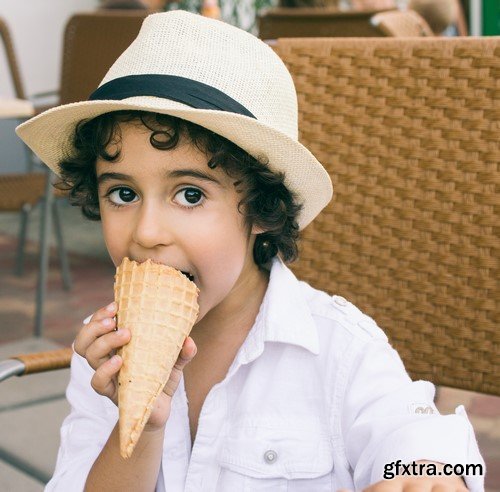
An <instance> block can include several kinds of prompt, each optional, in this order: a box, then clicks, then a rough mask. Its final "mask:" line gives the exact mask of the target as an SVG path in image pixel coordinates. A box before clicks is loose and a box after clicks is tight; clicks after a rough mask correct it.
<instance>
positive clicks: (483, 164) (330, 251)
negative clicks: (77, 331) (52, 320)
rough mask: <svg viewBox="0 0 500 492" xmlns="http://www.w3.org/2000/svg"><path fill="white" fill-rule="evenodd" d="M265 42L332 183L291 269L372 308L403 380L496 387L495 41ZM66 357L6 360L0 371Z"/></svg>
mask: <svg viewBox="0 0 500 492" xmlns="http://www.w3.org/2000/svg"><path fill="white" fill-rule="evenodd" d="M275 49H276V50H277V52H278V54H279V55H280V56H281V57H282V59H283V60H284V62H285V63H286V65H287V66H288V68H289V70H290V71H291V73H292V76H293V78H294V81H295V85H296V88H297V92H298V98H299V128H300V140H301V142H303V143H304V144H305V145H307V146H308V147H309V148H310V149H311V150H312V152H313V153H314V154H315V155H316V156H317V157H318V159H319V160H320V161H321V162H322V163H323V165H324V166H325V167H326V168H327V169H328V171H329V173H330V175H331V176H332V179H333V182H334V187H335V195H334V200H333V202H332V203H331V204H330V205H329V206H328V207H327V208H326V209H325V210H324V211H323V212H322V213H321V214H320V215H319V217H318V218H317V219H316V220H314V221H313V222H312V224H311V225H310V226H308V227H307V228H306V229H305V231H304V234H303V238H302V240H301V244H300V260H299V261H298V262H297V264H296V265H295V266H293V265H292V267H293V269H294V270H295V272H296V274H297V275H298V276H299V277H300V278H302V279H304V280H307V281H308V282H310V283H311V285H313V286H315V287H316V288H319V289H323V290H325V291H327V292H329V293H331V294H333V293H335V294H340V295H343V296H345V297H347V298H348V299H349V300H351V301H352V302H354V303H355V304H356V305H358V306H359V307H360V308H361V309H362V310H364V311H365V312H366V313H368V314H370V315H371V316H373V317H374V318H375V319H376V320H377V322H378V323H379V325H380V326H381V327H382V328H383V329H384V330H385V331H386V333H387V334H388V336H389V338H390V340H391V342H392V343H393V344H394V346H395V347H396V349H397V350H398V351H399V353H400V354H401V356H402V358H403V360H404V361H405V365H406V367H407V369H408V370H409V372H410V374H411V375H412V377H413V378H415V379H427V380H431V381H433V382H434V383H435V384H437V385H446V386H451V387H457V388H462V389H466V390H471V391H479V392H482V393H489V394H494V395H500V377H499V376H500V368H499V359H498V352H499V345H500V332H499V331H498V318H499V316H498V314H499V313H498V302H496V301H497V300H498V298H499V288H498V278H499V273H500V272H499V263H500V262H499V249H500V239H499V236H498V216H499V215H500V213H499V212H500V200H499V198H498V195H497V194H496V190H497V189H498V185H499V183H500V172H499V162H500V149H499V146H498V140H499V137H500V135H499V132H500V129H499V128H500V121H499V120H500V116H499V115H500V99H499V98H498V95H497V93H498V89H497V80H498V77H499V75H500V73H499V70H500V69H499V66H498V56H499V55H500V38H489V39H488V38H482V39H481V38H477V39H475V38H455V39H445V38H425V39H376V40H373V39H370V40H368V39H366V40H365V39H310V40H304V39H281V40H280V41H279V42H278V43H277V46H276V47H275ZM70 354H71V349H66V350H64V349H63V351H62V352H58V353H56V354H51V355H50V356H49V357H48V359H47V361H46V362H45V361H44V359H43V355H42V356H40V355H36V356H35V359H34V362H32V361H31V360H30V358H29V357H28V358H24V360H20V359H18V358H15V359H11V360H9V361H8V362H4V363H3V364H0V380H1V379H2V378H5V377H7V376H6V375H5V374H7V373H8V375H12V374H22V373H23V372H24V371H26V370H27V371H28V372H31V371H34V370H43V369H44V368H47V367H48V368H50V367H52V366H53V365H58V364H59V365H62V366H65V365H67V364H68V361H69V357H70ZM59 359H60V360H59ZM26 368H28V369H26ZM2 373H3V374H4V376H2Z"/></svg>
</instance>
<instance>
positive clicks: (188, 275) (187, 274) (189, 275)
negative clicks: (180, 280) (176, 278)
mask: <svg viewBox="0 0 500 492" xmlns="http://www.w3.org/2000/svg"><path fill="white" fill-rule="evenodd" d="M181 273H182V274H183V275H184V276H186V277H187V278H188V279H189V280H191V282H194V275H191V274H190V273H189V272H181Z"/></svg>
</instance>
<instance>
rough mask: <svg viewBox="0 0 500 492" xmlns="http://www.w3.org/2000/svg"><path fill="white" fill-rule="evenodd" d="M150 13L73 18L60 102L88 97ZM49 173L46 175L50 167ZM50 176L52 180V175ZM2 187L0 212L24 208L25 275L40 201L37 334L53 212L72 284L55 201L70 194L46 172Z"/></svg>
mask: <svg viewBox="0 0 500 492" xmlns="http://www.w3.org/2000/svg"><path fill="white" fill-rule="evenodd" d="M147 15H148V11H147V10H143V11H137V10H133V11H132V10H109V11H104V10H103V11H96V12H88V13H81V14H75V15H74V16H72V17H71V18H70V19H69V21H68V23H67V25H66V29H65V33H64V41H63V59H62V69H61V83H60V88H59V91H58V94H59V101H58V104H69V103H72V102H77V101H83V100H86V99H87V98H88V96H89V95H90V94H91V93H92V91H93V90H95V88H96V87H97V86H98V84H99V83H100V81H101V80H102V78H103V77H104V75H105V74H106V72H107V71H108V69H109V68H110V67H111V65H112V64H113V63H114V61H115V60H116V59H117V58H118V56H119V55H120V54H121V53H122V52H123V51H124V50H125V49H126V48H127V47H128V45H129V44H130V43H131V42H132V41H133V40H134V39H135V37H136V36H137V33H138V32H139V29H140V26H141V24H142V21H143V20H144V18H145V17H146V16H147ZM0 28H1V31H0V32H1V33H2V37H3V39H4V40H5V46H6V50H7V54H8V59H9V64H10V67H11V73H12V74H13V75H12V77H13V81H14V85H15V87H16V93H17V97H18V98H20V99H22V98H24V91H23V89H22V84H21V78H20V76H19V71H18V69H17V63H16V61H15V56H14V51H13V48H12V42H11V38H10V36H9V34H8V30H7V27H6V25H5V23H0ZM44 95H46V94H44ZM46 109H49V107H47V106H46V107H40V108H37V112H38V113H39V112H41V111H43V110H46ZM30 115H31V114H29V115H26V116H30ZM31 167H32V166H31ZM46 172H47V175H48V170H47V171H46ZM51 179H52V181H54V176H53V175H52V177H51ZM0 191H1V192H3V196H2V197H0V211H1V210H8V211H12V210H21V227H20V235H19V238H20V239H19V244H20V247H19V254H18V259H17V262H16V265H17V266H16V269H17V271H18V272H19V273H22V265H23V259H24V242H25V237H26V227H27V221H28V214H29V211H30V210H31V208H32V207H33V205H34V204H35V203H42V221H41V233H40V237H41V241H40V244H41V253H40V267H39V279H38V287H37V301H36V314H35V329H34V333H35V336H37V337H40V336H42V332H43V307H44V300H45V286H46V283H47V281H46V279H47V270H48V259H49V251H48V236H49V231H50V221H51V214H52V220H53V222H54V226H55V232H56V238H57V244H58V249H59V257H60V259H61V265H62V272H63V280H64V285H65V288H67V289H69V288H70V285H71V280H70V273H69V267H68V261H67V255H66V251H65V248H64V244H63V237H62V233H61V229H60V225H59V224H60V219H59V213H58V208H57V200H54V198H53V197H55V198H61V197H65V196H66V193H65V192H64V191H62V190H59V189H57V188H56V189H55V190H53V187H52V186H51V183H49V182H47V181H46V179H45V175H40V174H39V173H33V174H30V175H27V174H23V175H16V176H12V175H9V176H5V177H4V176H1V175H0ZM27 197H31V198H30V201H29V202H26V201H25V200H26V199H27ZM45 197H47V200H45ZM51 210H52V212H51Z"/></svg>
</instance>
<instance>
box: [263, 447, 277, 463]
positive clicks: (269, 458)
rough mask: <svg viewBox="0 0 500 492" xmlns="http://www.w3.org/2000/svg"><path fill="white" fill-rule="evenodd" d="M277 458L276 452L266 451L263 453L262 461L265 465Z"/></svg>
mask: <svg viewBox="0 0 500 492" xmlns="http://www.w3.org/2000/svg"><path fill="white" fill-rule="evenodd" d="M277 458H278V455H277V454H276V451H273V450H272V449H270V450H269V451H266V452H265V453H264V461H265V462H266V463H269V464H271V463H274V462H275V461H276V460H277Z"/></svg>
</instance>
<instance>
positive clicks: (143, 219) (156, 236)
mask: <svg viewBox="0 0 500 492" xmlns="http://www.w3.org/2000/svg"><path fill="white" fill-rule="evenodd" d="M160 219H161V220H160ZM169 230H170V228H169V227H168V224H167V221H166V216H165V214H162V213H161V212H160V211H159V210H158V209H157V208H155V207H151V206H149V207H143V208H142V209H141V211H140V213H139V216H138V217H137V221H136V223H135V225H134V231H133V235H132V238H133V240H134V242H135V243H137V244H138V245H140V246H142V247H143V248H148V249H150V248H154V247H156V246H160V245H168V244H170V243H171V242H172V234H171V233H170V232H169Z"/></svg>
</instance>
